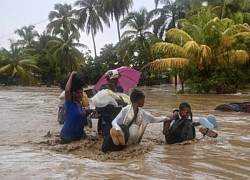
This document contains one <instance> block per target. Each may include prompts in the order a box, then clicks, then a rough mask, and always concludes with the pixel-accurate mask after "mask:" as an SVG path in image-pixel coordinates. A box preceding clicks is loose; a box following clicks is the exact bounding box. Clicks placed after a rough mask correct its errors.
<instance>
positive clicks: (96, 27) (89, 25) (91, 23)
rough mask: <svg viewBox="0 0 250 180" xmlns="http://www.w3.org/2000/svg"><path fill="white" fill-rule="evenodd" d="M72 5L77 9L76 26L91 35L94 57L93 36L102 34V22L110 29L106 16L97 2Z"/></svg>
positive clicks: (95, 0) (77, 2)
mask: <svg viewBox="0 0 250 180" xmlns="http://www.w3.org/2000/svg"><path fill="white" fill-rule="evenodd" d="M74 5H75V6H78V7H79V9H78V10H76V14H77V17H78V26H79V27H80V28H81V29H82V30H83V31H86V33H87V34H90V33H91V36H92V41H93V46H94V52H95V57H96V56H97V53H96V44H95V35H96V34H97V31H101V32H103V25H102V21H103V22H104V24H106V25H107V26H108V27H110V23H109V19H108V16H107V15H106V14H105V12H104V11H103V9H102V5H101V3H100V2H99V1H98V0H77V1H76V2H75V4H74Z"/></svg>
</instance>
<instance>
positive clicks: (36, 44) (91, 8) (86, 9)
mask: <svg viewBox="0 0 250 180" xmlns="http://www.w3.org/2000/svg"><path fill="white" fill-rule="evenodd" d="M152 1H153V0H152ZM154 2H155V9H153V10H152V11H147V10H146V9H145V8H141V9H140V10H139V11H131V8H132V7H133V6H132V5H133V1H132V0H76V1H75V2H74V4H73V5H74V7H73V8H72V6H71V5H69V4H60V3H58V4H55V6H54V10H53V11H51V12H50V13H49V15H48V18H49V20H50V22H49V24H48V25H47V27H46V29H45V30H44V33H43V34H38V33H37V31H36V30H35V26H24V27H22V28H21V29H17V30H16V31H15V33H16V34H17V35H19V37H20V39H19V40H17V41H16V42H11V46H10V49H9V50H7V49H6V48H1V50H0V83H4V84H22V85H35V84H37V83H40V84H47V83H50V84H52V83H56V84H58V83H59V82H60V80H61V79H62V78H63V77H65V76H67V74H69V72H71V71H73V70H75V71H82V72H83V73H85V74H86V80H87V83H88V84H95V83H96V81H97V80H98V79H99V78H100V77H101V76H102V75H103V73H104V72H106V71H107V70H108V69H113V68H116V67H119V66H122V65H128V66H131V67H133V68H135V69H137V70H141V71H143V72H144V73H143V74H144V77H143V81H142V82H141V83H145V84H150V85H151V84H158V83H156V81H157V82H159V83H162V82H166V79H164V80H162V79H161V77H162V76H164V77H169V76H170V75H172V76H175V77H176V79H177V77H179V79H180V82H181V84H182V91H184V88H185V86H189V87H190V88H191V90H192V91H195V92H199V93H201V92H206V93H209V92H217V93H232V92H236V90H237V89H238V88H240V87H244V85H245V84H247V83H250V70H249V69H250V13H249V12H250V1H249V0H242V1H237V0H210V1H206V0H201V1H196V0H184V1H183V0H175V1H174V0H155V1H154ZM110 4H111V5H112V6H110ZM159 5H161V7H160V8H159ZM111 20H115V21H116V24H117V33H118V38H119V42H117V44H115V45H113V44H107V45H105V46H104V47H103V48H101V52H100V55H99V56H97V53H96V42H95V36H96V34H97V33H102V32H103V27H104V25H106V26H107V27H109V26H110V21H111ZM120 28H122V29H125V30H124V33H123V34H122V35H120ZM80 31H82V33H86V34H91V36H92V40H93V45H94V57H92V56H91V55H90V53H89V50H88V47H87V45H86V44H84V42H79V40H80V35H81V34H80ZM38 67H39V68H38Z"/></svg>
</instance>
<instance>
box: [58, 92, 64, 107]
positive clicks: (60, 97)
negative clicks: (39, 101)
mask: <svg viewBox="0 0 250 180" xmlns="http://www.w3.org/2000/svg"><path fill="white" fill-rule="evenodd" d="M64 102H65V91H63V92H62V93H61V94H60V96H59V101H58V107H64Z"/></svg>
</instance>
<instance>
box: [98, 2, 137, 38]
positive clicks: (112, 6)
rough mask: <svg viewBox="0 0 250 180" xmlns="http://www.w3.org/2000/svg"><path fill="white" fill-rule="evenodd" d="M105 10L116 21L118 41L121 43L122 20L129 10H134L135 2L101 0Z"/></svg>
mask: <svg viewBox="0 0 250 180" xmlns="http://www.w3.org/2000/svg"><path fill="white" fill-rule="evenodd" d="M101 3H102V4H103V9H104V11H105V12H106V13H107V15H108V16H111V19H112V20H113V19H115V21H116V26H117V32H118V39H119V42H120V41H121V35H120V19H121V17H124V16H125V14H126V13H128V11H129V9H130V8H132V5H133V0H101Z"/></svg>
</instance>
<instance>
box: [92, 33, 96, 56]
mask: <svg viewBox="0 0 250 180" xmlns="http://www.w3.org/2000/svg"><path fill="white" fill-rule="evenodd" d="M91 35H92V41H93V46H94V52H95V58H96V56H97V55H96V45H95V35H94V33H93V30H92V29H91Z"/></svg>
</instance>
